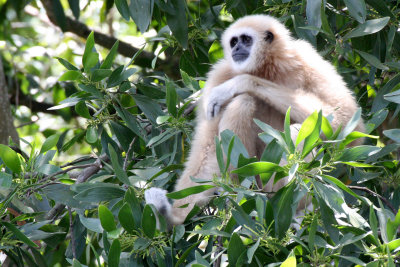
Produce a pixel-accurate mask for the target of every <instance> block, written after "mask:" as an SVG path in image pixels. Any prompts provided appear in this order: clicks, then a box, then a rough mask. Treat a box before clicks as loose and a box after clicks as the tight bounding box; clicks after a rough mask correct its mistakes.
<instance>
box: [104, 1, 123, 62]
mask: <svg viewBox="0 0 400 267" xmlns="http://www.w3.org/2000/svg"><path fill="white" fill-rule="evenodd" d="M116 2H117V1H115V4H116ZM118 45H119V40H117V41H116V42H115V43H114V45H113V46H112V47H111V49H110V52H108V55H107V56H106V59H104V61H103V63H101V65H100V69H109V68H111V66H112V63H113V62H114V59H115V57H116V56H117V54H118Z"/></svg>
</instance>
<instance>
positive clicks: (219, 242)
mask: <svg viewBox="0 0 400 267" xmlns="http://www.w3.org/2000/svg"><path fill="white" fill-rule="evenodd" d="M221 248H222V236H218V237H217V251H215V254H216V255H217V257H218V254H219V253H220V252H221V251H222V249H221ZM221 261H222V256H219V257H218V259H216V260H215V262H214V265H213V266H214V267H220V266H221Z"/></svg>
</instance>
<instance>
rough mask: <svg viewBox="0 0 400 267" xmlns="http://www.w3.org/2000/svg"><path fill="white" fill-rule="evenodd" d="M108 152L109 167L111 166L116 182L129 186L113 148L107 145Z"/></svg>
mask: <svg viewBox="0 0 400 267" xmlns="http://www.w3.org/2000/svg"><path fill="white" fill-rule="evenodd" d="M108 151H109V152H110V157H111V165H112V166H113V169H114V171H115V175H116V176H117V178H118V180H120V181H121V182H122V183H124V184H126V185H131V182H130V181H129V179H128V175H127V174H126V172H125V171H124V170H123V169H122V167H121V165H120V164H119V161H118V156H117V153H116V152H115V150H114V147H113V146H112V145H111V144H108Z"/></svg>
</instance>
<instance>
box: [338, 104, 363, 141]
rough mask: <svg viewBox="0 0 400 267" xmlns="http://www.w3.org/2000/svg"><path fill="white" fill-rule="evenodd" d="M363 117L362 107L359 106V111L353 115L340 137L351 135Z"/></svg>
mask: <svg viewBox="0 0 400 267" xmlns="http://www.w3.org/2000/svg"><path fill="white" fill-rule="evenodd" d="M360 119H361V108H358V109H357V111H356V112H355V113H354V115H353V117H351V119H350V121H349V122H348V123H347V124H346V127H344V129H343V131H342V132H341V133H340V135H339V139H343V138H345V137H346V136H347V135H349V134H350V133H351V132H352V131H353V130H354V129H355V128H356V127H357V125H358V123H359V121H360Z"/></svg>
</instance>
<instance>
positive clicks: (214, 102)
mask: <svg viewBox="0 0 400 267" xmlns="http://www.w3.org/2000/svg"><path fill="white" fill-rule="evenodd" d="M238 77H240V76H236V77H234V78H232V79H230V80H228V81H226V82H224V83H223V84H220V85H218V86H216V87H214V88H212V89H211V92H210V94H209V95H208V97H207V100H206V109H207V110H206V113H207V114H206V115H207V120H212V119H213V118H215V117H216V116H217V115H218V114H219V112H220V110H221V107H222V106H223V105H224V104H225V103H226V102H227V101H228V100H229V99H231V98H232V97H233V96H234V95H235V93H237V92H236V91H237V82H238V79H237V78H238Z"/></svg>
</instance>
